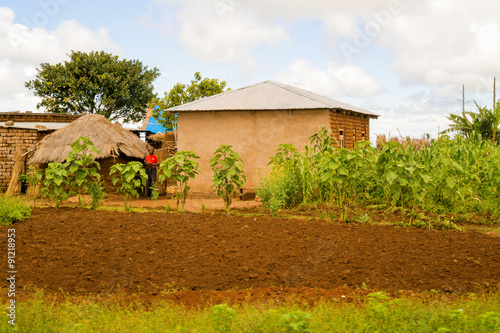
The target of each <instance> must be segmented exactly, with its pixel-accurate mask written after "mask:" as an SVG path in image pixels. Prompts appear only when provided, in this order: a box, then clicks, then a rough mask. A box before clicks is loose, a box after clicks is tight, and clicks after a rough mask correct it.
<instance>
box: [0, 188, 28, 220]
mask: <svg viewBox="0 0 500 333" xmlns="http://www.w3.org/2000/svg"><path fill="white" fill-rule="evenodd" d="M30 216H31V207H30V206H29V205H28V204H27V203H26V202H24V200H22V199H21V198H17V197H11V196H8V195H1V196H0V225H4V226H5V225H11V224H12V223H14V222H17V221H22V220H24V219H27V218H28V217H30Z"/></svg>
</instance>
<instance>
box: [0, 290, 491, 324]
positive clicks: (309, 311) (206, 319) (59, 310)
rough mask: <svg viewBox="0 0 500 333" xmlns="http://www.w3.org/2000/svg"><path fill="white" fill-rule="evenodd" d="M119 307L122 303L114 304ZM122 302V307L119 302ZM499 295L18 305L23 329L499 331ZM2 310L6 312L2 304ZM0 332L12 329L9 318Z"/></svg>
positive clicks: (42, 300) (39, 300)
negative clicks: (206, 304) (204, 304)
mask: <svg viewBox="0 0 500 333" xmlns="http://www.w3.org/2000/svg"><path fill="white" fill-rule="evenodd" d="M120 304H121V305H120ZM123 304H126V305H123ZM498 309H500V296H499V295H498V293H494V294H487V295H474V294H470V295H468V296H461V297H458V296H457V297H453V298H450V299H446V298H440V297H438V296H435V295H434V296H433V295H431V294H417V296H416V297H413V298H407V297H403V298H391V297H389V296H387V295H386V294H385V293H383V292H378V293H372V294H370V295H368V296H367V297H366V298H364V299H360V300H359V301H358V302H356V303H341V302H338V301H335V300H332V301H329V302H320V303H319V304H317V305H315V306H308V305H306V304H302V303H297V302H293V301H291V300H288V301H287V302H286V303H283V304H280V305H278V304H276V303H272V302H267V303H258V304H241V305H238V304H236V305H232V306H228V305H227V304H219V305H215V306H213V307H211V308H206V309H203V308H186V307H182V306H174V305H170V304H167V303H163V302H158V303H149V304H148V305H146V304H143V303H140V302H132V303H128V305H127V303H124V302H118V301H117V302H110V301H109V300H99V299H95V298H94V299H92V298H90V297H87V298H85V297H81V298H79V299H77V300H75V299H74V298H73V299H72V300H69V299H68V300H66V301H64V300H63V301H62V302H61V301H50V300H49V298H47V297H45V296H44V295H43V294H39V295H36V296H35V297H34V298H33V299H30V300H25V301H18V302H16V312H17V314H18V315H17V318H16V321H17V323H16V326H17V328H18V329H19V330H20V331H22V332H82V333H84V332H475V333H479V332H498V331H499V330H500V311H499V310H498ZM4 311H6V310H5V309H4ZM0 329H1V330H2V331H6V330H7V331H8V330H9V329H11V330H12V329H13V327H10V324H8V322H7V320H2V321H1V322H0Z"/></svg>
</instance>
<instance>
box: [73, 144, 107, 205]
mask: <svg viewBox="0 0 500 333" xmlns="http://www.w3.org/2000/svg"><path fill="white" fill-rule="evenodd" d="M92 153H94V154H100V153H101V152H100V151H99V150H98V149H96V148H95V146H94V144H93V143H92V141H90V138H87V137H80V138H78V139H77V140H76V141H75V142H73V143H72V144H71V151H70V152H69V154H68V157H66V162H65V163H64V165H65V166H66V167H67V169H68V180H67V182H68V185H69V188H70V193H76V194H77V195H78V201H79V202H80V207H82V208H83V207H85V200H84V195H85V194H86V193H94V196H93V199H94V200H95V201H96V202H97V201H99V200H100V199H97V197H95V196H100V193H99V189H98V187H100V181H101V175H100V174H99V173H98V172H97V170H99V169H100V165H99V163H98V162H96V161H95V160H94V156H93V155H92ZM101 192H102V191H101ZM94 205H95V204H94Z"/></svg>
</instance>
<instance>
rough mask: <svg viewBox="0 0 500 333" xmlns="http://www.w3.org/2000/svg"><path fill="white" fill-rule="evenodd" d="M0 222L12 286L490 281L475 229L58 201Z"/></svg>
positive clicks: (184, 290) (75, 289) (222, 290)
mask: <svg viewBox="0 0 500 333" xmlns="http://www.w3.org/2000/svg"><path fill="white" fill-rule="evenodd" d="M240 213H242V211H240ZM242 215H245V216H242ZM0 229H1V230H2V233H1V235H2V237H1V239H0V243H1V244H0V246H2V248H4V249H7V230H8V229H15V234H16V269H17V271H18V274H17V281H16V287H17V288H18V289H19V290H22V289H23V288H28V289H29V287H37V288H43V289H44V290H45V291H46V292H49V293H51V292H54V293H58V292H63V293H68V294H74V295H81V294H86V295H87V294H92V295H122V296H123V295H125V296H127V295H128V296H129V297H135V296H134V295H142V296H141V297H143V298H155V297H157V298H162V299H169V300H172V301H174V302H177V303H190V302H191V303H193V302H194V303H196V302H216V301H217V300H220V299H224V298H231V299H232V300H234V301H240V300H252V299H269V298H272V299H278V300H279V299H286V297H287V296H289V295H290V294H294V295H295V296H296V297H298V298H301V297H303V298H305V299H308V300H320V299H329V300H333V299H339V298H343V297H347V298H349V297H350V298H355V296H356V295H358V294H359V295H361V294H363V293H365V294H366V291H365V289H366V288H368V289H371V290H385V291H387V292H391V293H398V292H401V291H402V290H404V291H408V292H413V291H415V292H418V291H429V290H433V292H441V293H456V294H461V293H467V292H477V291H488V290H491V289H496V288H498V286H499V281H500V238H499V237H494V236H492V235H488V234H484V233H480V232H475V231H466V232H463V231H462V232H459V231H436V230H424V229H416V228H413V227H404V228H403V227H397V226H394V225H375V224H355V223H352V224H349V223H338V222H331V221H329V220H326V219H322V220H321V219H313V218H309V217H304V218H283V217H273V216H270V215H261V214H234V215H226V214H224V213H222V212H207V213H189V212H188V213H182V214H181V213H165V212H144V213H138V212H132V213H128V212H122V211H117V210H97V211H94V210H89V209H79V208H69V207H65V208H58V209H56V208H50V207H49V208H35V209H34V210H33V214H32V216H31V217H30V218H29V219H27V220H25V221H22V222H17V223H15V224H13V225H11V226H8V227H0ZM6 265H7V261H6V260H4V272H5V271H7V270H8V269H7V267H6ZM3 284H4V286H5V287H6V286H7V283H6V282H5V280H4V282H3Z"/></svg>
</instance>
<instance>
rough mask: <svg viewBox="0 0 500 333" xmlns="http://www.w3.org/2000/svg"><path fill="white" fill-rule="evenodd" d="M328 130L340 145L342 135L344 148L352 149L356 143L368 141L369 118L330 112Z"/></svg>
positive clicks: (355, 114)
mask: <svg viewBox="0 0 500 333" xmlns="http://www.w3.org/2000/svg"><path fill="white" fill-rule="evenodd" d="M330 130H331V131H332V134H333V136H334V137H335V138H336V139H337V142H338V145H337V147H339V146H340V143H341V139H342V138H341V133H343V140H344V147H345V148H354V146H355V144H356V142H357V141H360V140H369V139H370V118H368V117H366V116H365V115H362V114H357V113H351V114H347V113H346V114H344V113H343V112H337V111H333V110H332V111H330Z"/></svg>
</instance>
